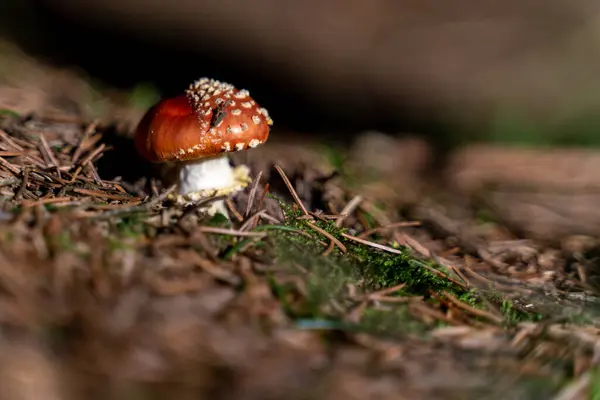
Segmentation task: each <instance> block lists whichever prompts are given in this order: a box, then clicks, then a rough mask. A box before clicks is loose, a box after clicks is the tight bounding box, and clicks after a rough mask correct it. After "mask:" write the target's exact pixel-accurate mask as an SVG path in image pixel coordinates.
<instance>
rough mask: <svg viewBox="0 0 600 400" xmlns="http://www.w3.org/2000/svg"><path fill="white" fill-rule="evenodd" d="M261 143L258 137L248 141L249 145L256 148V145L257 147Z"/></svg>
mask: <svg viewBox="0 0 600 400" xmlns="http://www.w3.org/2000/svg"><path fill="white" fill-rule="evenodd" d="M260 143H261V142H260V140H258V139H252V140H251V141H250V142H249V143H248V146H249V147H252V148H255V147H256V146H258V145H259V144H260Z"/></svg>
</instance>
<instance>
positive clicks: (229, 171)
mask: <svg viewBox="0 0 600 400" xmlns="http://www.w3.org/2000/svg"><path fill="white" fill-rule="evenodd" d="M234 183H235V178H234V175H233V168H232V167H231V165H230V164H229V159H228V157H227V156H217V157H207V158H201V159H199V160H195V161H187V162H185V163H183V164H182V165H181V169H180V170H179V193H180V194H183V195H188V194H191V193H195V192H201V191H206V190H218V189H224V188H228V187H231V186H233V185H234Z"/></svg>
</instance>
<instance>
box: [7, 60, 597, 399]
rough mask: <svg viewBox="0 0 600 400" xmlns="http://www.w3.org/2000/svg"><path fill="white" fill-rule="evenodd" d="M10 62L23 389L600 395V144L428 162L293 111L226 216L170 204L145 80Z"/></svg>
mask: <svg viewBox="0 0 600 400" xmlns="http://www.w3.org/2000/svg"><path fill="white" fill-rule="evenodd" d="M9 61H10V63H12V64H11V65H12V69H11V71H19V72H18V74H14V73H11V74H6V73H3V74H2V76H0V110H1V111H2V113H1V114H0V326H1V327H2V329H1V330H0V347H1V350H0V354H1V356H0V381H1V383H0V387H2V394H1V395H0V396H1V397H2V398H3V399H40V398H44V399H80V398H84V397H85V398H90V399H92V398H94V399H95V398H98V399H104V398H115V399H131V398H135V399H147V398H148V399H150V398H152V399H156V398H179V399H187V398H189V399H192V398H194V399H198V398H206V399H283V398H285V399H313V398H315V399H316V398H319V399H321V398H322V399H472V398H473V399H475V398H477V399H480V398H485V399H561V400H562V399H597V398H600V383H599V382H600V370H599V369H598V364H599V362H600V336H599V334H600V329H599V328H600V327H599V326H598V325H599V319H598V304H599V303H600V298H599V297H598V294H597V291H598V288H600V269H599V268H598V264H597V257H598V256H597V254H596V253H598V243H597V239H596V237H597V235H598V233H599V232H598V229H599V228H598V226H600V224H598V223H597V222H598V221H597V219H598V218H599V216H598V211H597V208H596V207H595V204H597V202H596V196H597V195H598V194H597V193H596V188H597V185H598V184H600V180H599V179H597V178H596V177H595V176H594V175H595V171H597V170H598V168H596V167H595V165H596V164H598V163H600V154H597V153H595V152H592V151H574V150H569V151H567V150H560V149H559V150H553V152H552V153H548V152H547V151H541V150H519V149H509V148H492V147H487V146H486V147H469V148H465V149H462V150H460V151H458V152H457V153H456V154H455V155H453V156H452V157H450V162H449V165H448V166H447V168H446V169H445V174H444V175H442V176H441V177H438V178H437V179H435V178H431V180H428V179H425V178H424V176H426V174H425V172H424V171H425V170H426V169H427V168H426V165H427V162H428V157H430V155H429V154H430V152H429V151H428V146H427V144H426V143H424V142H422V141H421V140H419V139H404V140H403V141H398V140H396V139H394V138H391V137H389V136H386V135H382V134H380V133H376V132H367V133H365V134H364V135H362V136H361V137H360V138H359V139H358V140H357V141H356V143H354V145H353V146H352V148H351V149H350V150H349V151H344V150H339V149H336V148H329V147H327V146H325V145H324V144H323V143H305V142H303V141H301V140H295V139H293V138H294V137H301V135H298V134H296V135H287V136H285V138H286V139H285V140H283V139H278V138H277V131H276V130H274V133H273V135H272V138H271V139H270V140H269V143H267V144H266V145H264V146H263V147H262V148H258V149H256V150H255V151H251V152H247V153H246V154H243V155H239V156H237V157H235V158H234V160H233V161H234V162H235V163H245V164H247V165H248V166H250V168H251V171H252V176H253V177H254V183H253V184H252V185H251V186H250V187H248V188H247V189H246V190H245V191H244V192H243V193H240V194H238V195H236V196H235V197H233V198H231V199H229V201H228V207H229V210H230V212H231V215H232V216H233V217H232V222H231V223H227V222H226V221H222V220H218V219H214V218H213V219H207V218H206V217H205V216H203V215H201V214H199V213H198V212H197V211H198V210H197V208H196V207H183V206H179V205H175V204H172V203H171V202H170V201H169V199H168V193H169V188H167V187H164V185H162V184H161V181H160V179H158V176H159V172H160V171H156V170H155V169H153V168H151V166H149V165H147V164H146V163H144V162H143V161H142V160H140V159H139V158H138V156H137V155H136V154H135V152H134V150H133V146H132V143H131V135H132V131H133V127H134V126H135V123H136V122H137V120H138V119H139V117H140V116H141V113H142V112H143V110H142V109H139V108H135V107H133V106H132V105H131V104H130V103H128V101H127V97H126V96H124V95H122V94H119V93H111V92H103V93H95V92H93V89H92V88H91V87H90V86H89V84H88V82H87V81H86V79H85V78H84V77H81V76H80V75H78V74H76V73H73V72H69V71H62V70H55V69H53V68H50V67H48V66H45V65H43V64H41V63H39V62H37V61H35V60H31V59H28V58H27V57H25V56H23V55H19V56H18V57H15V58H13V59H11V60H9ZM15 66H18V68H15ZM92 92H93V96H92V97H93V99H94V101H93V102H90V96H91V95H90V93H92ZM98 104H100V105H101V106H98ZM280 136H281V137H284V135H283V134H281V135H280Z"/></svg>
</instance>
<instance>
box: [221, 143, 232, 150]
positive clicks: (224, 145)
mask: <svg viewBox="0 0 600 400" xmlns="http://www.w3.org/2000/svg"><path fill="white" fill-rule="evenodd" d="M221 150H225V151H231V144H229V142H225V143H223V146H221Z"/></svg>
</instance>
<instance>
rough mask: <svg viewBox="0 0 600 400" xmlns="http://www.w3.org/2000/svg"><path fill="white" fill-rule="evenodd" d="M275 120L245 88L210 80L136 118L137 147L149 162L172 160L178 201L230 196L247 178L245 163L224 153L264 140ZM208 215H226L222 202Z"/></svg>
mask: <svg viewBox="0 0 600 400" xmlns="http://www.w3.org/2000/svg"><path fill="white" fill-rule="evenodd" d="M272 124H273V121H272V120H271V118H270V117H269V114H268V112H267V110H266V109H264V108H260V107H259V106H258V104H256V102H255V101H254V100H253V99H252V98H251V97H250V93H249V92H248V91H247V90H238V89H236V88H235V87H234V86H233V85H231V84H229V83H225V82H220V81H217V80H213V79H208V78H202V79H199V80H197V81H196V82H194V83H192V84H191V85H190V86H189V88H188V89H187V90H186V91H185V94H183V95H181V96H178V97H174V98H169V99H163V100H161V101H159V102H158V103H157V104H156V105H154V106H153V107H152V108H150V110H148V112H147V113H146V115H145V116H144V117H143V118H142V120H141V121H140V123H139V125H138V127H137V130H136V133H135V146H136V149H137V151H138V152H139V153H140V155H141V156H142V157H144V158H145V159H146V160H148V161H150V162H153V163H168V162H170V163H176V166H177V167H178V181H177V186H178V193H179V194H178V195H177V196H176V199H177V200H178V201H180V202H195V201H198V200H201V199H204V198H207V197H212V196H221V195H229V194H232V193H235V192H237V191H239V190H241V189H243V188H244V187H246V186H247V185H248V183H249V182H250V181H251V179H250V177H249V169H248V167H246V166H245V165H239V166H237V167H236V168H232V167H231V165H230V164H229V159H228V157H227V153H229V152H234V151H242V150H246V149H249V148H254V147H257V146H259V145H261V144H263V143H264V142H265V141H266V140H267V138H268V137H269V129H270V126H271V125H272ZM208 212H209V214H215V212H221V213H222V214H224V215H226V216H227V215H228V214H227V211H226V208H225V206H224V204H223V202H222V201H221V202H214V203H213V206H212V207H211V208H210V209H209V210H208Z"/></svg>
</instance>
